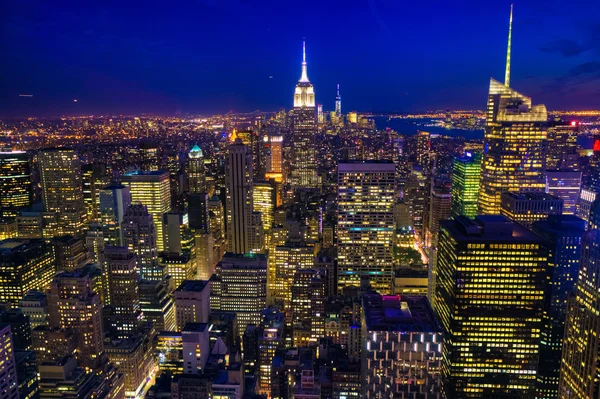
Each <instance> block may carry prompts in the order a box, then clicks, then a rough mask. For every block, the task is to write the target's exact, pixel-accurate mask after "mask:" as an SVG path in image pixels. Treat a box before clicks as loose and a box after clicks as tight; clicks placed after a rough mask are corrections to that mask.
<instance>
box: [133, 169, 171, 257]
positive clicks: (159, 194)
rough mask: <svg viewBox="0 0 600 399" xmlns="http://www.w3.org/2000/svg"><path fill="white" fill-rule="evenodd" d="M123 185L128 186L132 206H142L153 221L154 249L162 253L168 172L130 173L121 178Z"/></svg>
mask: <svg viewBox="0 0 600 399" xmlns="http://www.w3.org/2000/svg"><path fill="white" fill-rule="evenodd" d="M123 184H126V185H128V186H129V190H130V192H131V203H132V204H139V203H141V204H143V205H146V207H147V208H148V212H150V214H151V215H152V219H154V226H155V227H156V248H157V249H158V251H164V238H163V214H164V213H166V212H169V210H170V209H171V189H170V184H169V172H167V171H160V170H159V171H153V172H140V171H137V172H131V173H126V174H125V175H124V176H123Z"/></svg>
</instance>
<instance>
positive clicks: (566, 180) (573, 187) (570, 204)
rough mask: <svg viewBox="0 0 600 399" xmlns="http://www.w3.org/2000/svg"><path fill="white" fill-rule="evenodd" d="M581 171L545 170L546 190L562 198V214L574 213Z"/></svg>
mask: <svg viewBox="0 0 600 399" xmlns="http://www.w3.org/2000/svg"><path fill="white" fill-rule="evenodd" d="M581 178H582V172H579V171H573V170H570V171H569V170H566V171H562V170H558V171H557V170H547V171H546V192H547V193H548V194H550V195H554V196H556V197H558V198H560V199H562V200H563V214H565V215H574V214H575V213H576V212H577V202H578V201H579V195H580V193H581V181H582V180H581Z"/></svg>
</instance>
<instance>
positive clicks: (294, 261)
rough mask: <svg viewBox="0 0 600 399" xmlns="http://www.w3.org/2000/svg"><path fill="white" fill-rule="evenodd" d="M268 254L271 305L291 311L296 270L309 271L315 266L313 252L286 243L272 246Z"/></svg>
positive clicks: (307, 247)
mask: <svg viewBox="0 0 600 399" xmlns="http://www.w3.org/2000/svg"><path fill="white" fill-rule="evenodd" d="M274 249H275V250H274V251H273V252H271V253H270V254H269V258H270V259H272V260H273V262H269V263H270V265H269V268H270V270H269V279H268V292H269V301H270V303H271V304H278V305H280V306H281V307H282V309H283V310H285V311H290V310H291V305H292V283H293V281H294V274H295V273H296V271H297V270H302V269H311V268H313V267H314V265H315V250H314V248H313V247H309V246H307V245H306V244H304V243H292V242H288V243H286V244H285V245H276V246H274Z"/></svg>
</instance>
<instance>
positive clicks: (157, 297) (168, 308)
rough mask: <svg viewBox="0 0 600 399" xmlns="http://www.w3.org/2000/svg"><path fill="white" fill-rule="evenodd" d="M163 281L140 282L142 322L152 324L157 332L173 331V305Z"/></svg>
mask: <svg viewBox="0 0 600 399" xmlns="http://www.w3.org/2000/svg"><path fill="white" fill-rule="evenodd" d="M167 288H168V287H167V284H166V282H164V281H150V280H141V281H140V283H139V292H140V307H141V309H142V315H143V318H144V321H150V322H152V325H153V327H154V329H155V330H156V331H157V332H161V331H175V328H176V324H175V305H174V301H173V298H172V297H171V295H169V293H168V290H167Z"/></svg>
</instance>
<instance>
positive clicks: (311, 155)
mask: <svg viewBox="0 0 600 399" xmlns="http://www.w3.org/2000/svg"><path fill="white" fill-rule="evenodd" d="M316 118H317V115H316V112H315V91H314V88H313V85H312V83H310V81H309V80H308V74H307V67H306V47H305V43H304V42H303V43H302V75H301V76H300V79H299V80H298V83H297V84H296V90H295V92H294V110H293V116H292V141H293V148H292V151H293V153H292V171H291V173H292V183H293V185H294V186H295V187H298V188H306V187H308V188H310V187H316V184H317V161H316V158H315V135H316V133H317V119H316Z"/></svg>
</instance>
